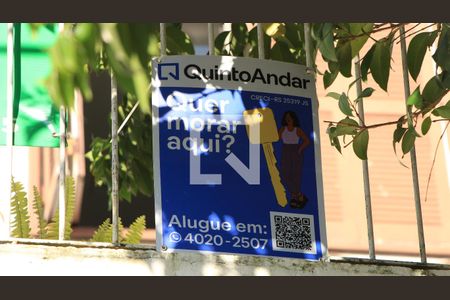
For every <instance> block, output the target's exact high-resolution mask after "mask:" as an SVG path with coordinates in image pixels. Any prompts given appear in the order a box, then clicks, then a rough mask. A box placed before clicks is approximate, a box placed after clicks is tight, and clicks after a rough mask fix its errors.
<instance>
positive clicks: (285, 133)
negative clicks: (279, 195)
mask: <svg viewBox="0 0 450 300" xmlns="http://www.w3.org/2000/svg"><path fill="white" fill-rule="evenodd" d="M278 135H279V137H280V140H281V141H282V143H283V146H282V150H281V180H282V182H283V184H284V186H285V187H286V189H287V192H288V193H289V194H290V199H291V200H290V205H291V207H293V208H303V207H304V206H305V204H306V201H307V199H306V197H305V195H303V193H302V192H301V189H300V188H301V181H302V168H303V152H304V150H305V148H306V147H308V146H309V144H311V141H310V139H309V138H308V136H307V135H306V134H305V132H304V131H303V130H302V129H301V128H300V122H299V120H298V117H297V115H296V114H295V112H293V111H286V112H285V113H284V115H283V118H282V120H281V128H280V129H279V130H278ZM289 194H288V195H287V196H288V197H289Z"/></svg>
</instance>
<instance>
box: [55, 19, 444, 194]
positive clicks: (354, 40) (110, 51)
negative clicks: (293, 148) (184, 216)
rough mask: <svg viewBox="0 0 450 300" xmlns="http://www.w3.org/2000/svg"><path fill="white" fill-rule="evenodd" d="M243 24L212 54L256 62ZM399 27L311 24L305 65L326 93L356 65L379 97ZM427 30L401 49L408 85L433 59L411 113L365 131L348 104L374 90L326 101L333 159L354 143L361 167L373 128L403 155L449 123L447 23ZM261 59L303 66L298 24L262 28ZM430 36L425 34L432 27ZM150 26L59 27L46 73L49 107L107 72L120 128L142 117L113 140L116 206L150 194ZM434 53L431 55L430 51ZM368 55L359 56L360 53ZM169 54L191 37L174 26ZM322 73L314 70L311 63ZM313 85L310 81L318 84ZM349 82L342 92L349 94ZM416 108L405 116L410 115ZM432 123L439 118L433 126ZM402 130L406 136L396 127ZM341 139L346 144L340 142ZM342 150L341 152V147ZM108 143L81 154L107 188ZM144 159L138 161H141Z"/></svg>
mask: <svg viewBox="0 0 450 300" xmlns="http://www.w3.org/2000/svg"><path fill="white" fill-rule="evenodd" d="M253 25H254V24H251V23H233V24H232V26H231V30H229V31H225V32H222V33H220V34H218V35H217V37H216V39H215V43H214V45H215V54H220V55H234V56H249V57H258V42H257V40H258V39H257V29H256V27H255V26H253ZM404 25H405V24H402V23H313V24H311V53H310V54H311V57H312V59H313V62H314V66H313V67H314V68H315V70H316V74H317V76H322V80H321V81H322V82H323V84H324V87H325V88H329V87H330V86H332V84H333V83H334V82H335V80H336V78H337V77H338V75H339V74H340V75H342V76H344V77H347V78H350V77H352V76H353V75H354V72H353V60H354V59H355V57H357V56H359V57H362V58H361V59H360V60H359V61H360V67H361V79H362V80H363V81H364V82H367V81H368V80H369V79H370V78H372V79H373V80H374V81H375V83H376V84H377V85H378V86H379V87H380V88H381V89H382V90H384V91H388V87H389V80H390V72H391V61H392V49H393V47H394V44H396V43H398V41H400V40H401V39H402V38H403V37H401V35H400V28H401V27H402V26H404ZM432 25H433V26H434V27H433V26H426V27H425V26H420V24H411V26H410V27H408V29H407V30H406V35H407V36H408V37H411V41H410V42H409V45H408V48H407V66H408V71H409V74H410V75H411V77H412V78H413V79H414V80H417V79H418V78H419V77H418V76H419V74H420V70H421V68H422V63H423V60H424V57H425V56H426V55H430V56H432V58H433V60H434V62H435V63H436V65H437V66H438V69H437V70H436V72H437V74H436V76H433V77H432V78H430V79H429V80H428V81H427V82H423V83H421V87H422V88H417V89H416V90H415V91H414V92H413V93H412V95H411V96H410V98H409V99H408V105H409V106H410V110H409V111H410V112H408V114H407V115H404V116H401V117H400V118H399V119H398V121H388V122H385V123H382V124H372V125H368V124H365V122H364V121H363V120H362V119H361V118H360V116H359V115H358V112H357V109H356V105H357V103H358V102H359V101H364V98H368V97H371V95H372V93H373V91H374V88H372V87H366V88H365V89H364V90H363V92H362V94H361V95H359V96H357V97H356V99H350V97H349V96H348V95H349V91H347V93H342V91H339V92H335V93H334V96H336V95H338V97H337V98H336V97H333V98H335V99H336V100H337V103H336V105H337V106H338V107H339V109H340V110H341V112H342V113H343V115H344V116H345V119H343V120H341V121H333V122H329V128H328V134H329V138H330V143H331V145H332V146H334V147H335V148H336V149H337V150H338V151H339V152H341V151H342V148H343V147H346V146H348V145H350V144H353V143H355V144H353V150H354V152H355V154H356V155H357V156H358V157H359V158H361V159H366V158H367V149H368V143H369V138H368V137H369V131H370V130H372V129H375V128H377V127H380V126H385V125H397V127H396V129H395V130H394V133H393V145H394V151H396V144H401V145H402V153H403V154H406V153H408V152H409V151H410V149H411V145H414V142H415V140H416V138H418V137H419V134H418V133H417V131H418V130H416V127H417V126H419V125H418V124H422V125H421V127H422V128H421V130H419V131H420V132H422V134H423V135H425V134H426V133H427V132H429V130H430V127H431V125H432V124H433V123H434V122H435V121H438V120H449V119H450V118H449V114H448V113H449V112H448V109H449V108H448V106H447V105H443V104H442V102H443V101H444V100H443V99H444V97H445V96H446V95H447V94H448V91H449V88H450V24H449V23H438V24H432ZM263 26H264V47H265V58H266V59H272V60H279V61H286V62H292V63H299V64H305V62H306V51H305V32H304V25H303V23H264V24H263ZM431 27H433V28H432V29H428V28H431ZM158 43H159V24H157V23H154V24H118V23H109V24H103V23H99V24H90V23H86V24H77V25H76V26H74V27H70V26H66V30H65V31H64V34H63V35H62V36H61V38H60V39H58V42H57V44H56V45H55V47H54V49H53V50H52V58H53V61H54V69H53V72H52V75H51V77H50V80H49V87H50V92H51V95H52V96H53V98H54V99H56V101H57V102H58V103H64V104H66V105H70V104H71V103H72V102H73V100H72V97H73V92H72V91H73V88H78V89H80V90H81V91H82V92H83V94H84V95H85V97H86V99H90V98H91V96H92V93H91V91H90V85H89V82H88V80H87V74H88V72H95V71H99V70H105V69H106V70H112V71H113V72H114V74H115V75H116V77H117V81H118V84H119V87H120V89H121V90H122V91H123V92H124V94H125V95H126V96H127V98H126V99H125V100H124V101H123V102H122V103H121V111H122V112H120V114H121V117H120V118H121V120H123V118H124V115H126V114H127V113H128V112H129V111H130V109H131V107H132V104H134V103H135V102H136V101H139V104H140V107H141V112H139V113H137V114H135V115H134V116H133V118H132V120H131V123H130V124H129V125H128V127H127V130H126V133H125V134H124V135H121V136H120V141H119V148H120V149H121V150H120V151H121V153H120V159H121V162H123V164H121V171H120V172H121V173H120V178H121V183H120V186H121V189H120V198H121V199H125V200H127V201H130V200H131V199H132V197H133V196H135V195H137V194H144V195H150V194H151V193H152V190H151V187H150V186H151V185H150V184H148V182H149V181H148V180H150V179H151V177H152V167H151V161H150V158H151V155H150V154H151V143H150V140H151V139H149V136H148V135H150V133H151V123H150V121H149V119H148V117H147V116H146V114H148V113H149V112H150V105H149V101H148V100H149V91H148V87H149V84H150V78H151V70H150V60H151V58H152V57H153V56H156V55H159V44H158ZM433 43H434V45H435V46H436V48H435V49H436V50H435V51H434V53H431V45H433ZM363 49H368V50H363ZM167 52H168V54H171V55H173V54H193V46H192V42H191V41H190V38H189V37H188V36H187V35H186V33H184V32H183V30H182V26H181V24H179V23H175V24H168V25H167ZM319 55H320V57H321V58H322V59H323V60H324V61H325V63H326V68H325V69H324V70H319V69H318V67H317V65H316V64H315V61H316V60H317V58H318V56H319ZM318 81H319V80H318ZM354 83H355V81H353V82H352V84H350V86H349V90H350V88H351V87H352V86H353V84H354ZM413 108H415V110H414V111H412V109H413ZM436 117H439V118H440V119H436ZM405 126H406V127H405ZM346 137H347V138H350V140H349V141H347V143H345V139H346ZM342 142H344V145H343V146H341V144H342ZM109 151H110V145H109V137H104V138H96V139H95V140H94V142H93V143H92V145H91V151H90V152H89V153H88V154H87V156H88V158H89V159H90V160H91V162H92V165H91V172H92V173H93V175H94V177H95V180H96V183H97V184H98V185H106V186H108V188H110V186H111V183H110V177H111V176H110V171H109V170H110V155H109ZM144 158H145V159H144Z"/></svg>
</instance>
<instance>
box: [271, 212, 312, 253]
mask: <svg viewBox="0 0 450 300" xmlns="http://www.w3.org/2000/svg"><path fill="white" fill-rule="evenodd" d="M270 225H271V229H272V248H273V250H277V251H286V252H298V253H307V254H316V252H317V251H316V241H315V238H314V237H315V234H314V216H312V215H301V214H290V213H282V212H273V211H271V212H270Z"/></svg>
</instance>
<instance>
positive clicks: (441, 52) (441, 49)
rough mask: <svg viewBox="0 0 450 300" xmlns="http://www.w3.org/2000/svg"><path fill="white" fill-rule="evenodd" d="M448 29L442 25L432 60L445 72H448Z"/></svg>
mask: <svg viewBox="0 0 450 300" xmlns="http://www.w3.org/2000/svg"><path fill="white" fill-rule="evenodd" d="M449 57H450V29H449V28H448V27H447V26H445V25H443V26H442V32H441V35H440V37H439V42H438V46H437V49H436V52H435V53H434V54H433V59H434V61H435V62H436V64H437V65H438V66H440V67H441V68H442V69H443V70H445V71H450V59H449Z"/></svg>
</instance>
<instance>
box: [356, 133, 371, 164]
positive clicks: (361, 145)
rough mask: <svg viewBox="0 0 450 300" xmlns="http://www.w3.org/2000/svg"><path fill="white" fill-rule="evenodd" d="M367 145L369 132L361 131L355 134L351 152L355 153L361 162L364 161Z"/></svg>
mask: <svg viewBox="0 0 450 300" xmlns="http://www.w3.org/2000/svg"><path fill="white" fill-rule="evenodd" d="M368 145H369V131H368V130H367V129H363V130H362V131H360V132H359V133H357V134H356V136H355V138H354V140H353V151H354V152H355V154H356V156H358V157H359V158H360V159H362V160H366V159H367V148H368Z"/></svg>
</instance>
